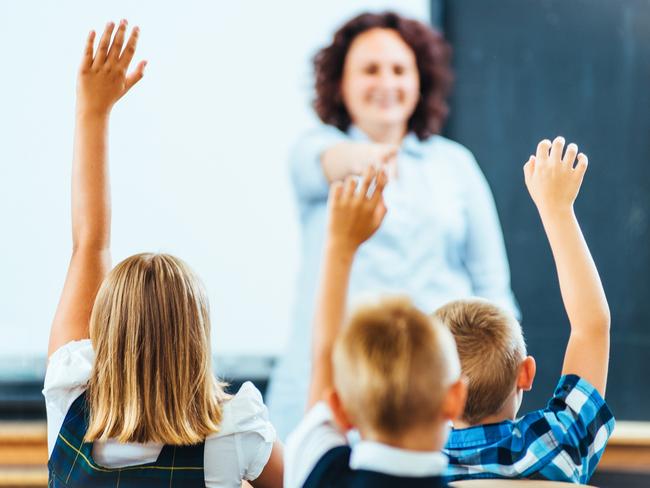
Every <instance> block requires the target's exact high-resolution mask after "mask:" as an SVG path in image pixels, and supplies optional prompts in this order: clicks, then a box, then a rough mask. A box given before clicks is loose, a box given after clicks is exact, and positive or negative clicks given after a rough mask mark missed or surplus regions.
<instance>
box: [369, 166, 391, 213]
mask: <svg viewBox="0 0 650 488" xmlns="http://www.w3.org/2000/svg"><path fill="white" fill-rule="evenodd" d="M387 182H388V176H387V175H386V171H385V170H382V171H380V172H379V174H378V175H377V177H376V178H375V191H374V192H373V193H372V197H370V204H371V205H372V206H376V205H379V203H380V202H382V201H383V198H384V188H386V183H387Z"/></svg>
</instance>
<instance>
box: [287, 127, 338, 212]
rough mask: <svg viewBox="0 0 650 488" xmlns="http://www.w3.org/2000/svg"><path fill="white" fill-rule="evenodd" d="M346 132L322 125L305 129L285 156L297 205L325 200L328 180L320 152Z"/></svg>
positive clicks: (336, 141)
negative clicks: (287, 159)
mask: <svg viewBox="0 0 650 488" xmlns="http://www.w3.org/2000/svg"><path fill="white" fill-rule="evenodd" d="M345 140H347V135H346V134H345V133H344V132H341V131H340V130H338V129H337V128H336V127H333V126H329V125H323V126H322V127H320V128H318V129H314V130H312V131H309V132H307V133H305V134H304V135H303V136H302V137H301V138H300V139H299V140H298V142H297V143H296V144H295V145H294V146H293V148H292V150H291V153H290V156H289V166H290V171H291V180H292V183H293V188H294V192H295V194H296V198H297V199H298V202H299V203H300V204H301V205H304V204H307V203H310V202H314V201H323V200H327V194H328V192H329V182H328V181H327V178H326V177H325V173H323V167H322V166H321V155H322V154H323V152H324V151H325V150H326V149H328V148H330V147H331V146H333V145H334V144H336V143H338V142H343V141H345Z"/></svg>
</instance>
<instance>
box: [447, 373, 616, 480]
mask: <svg viewBox="0 0 650 488" xmlns="http://www.w3.org/2000/svg"><path fill="white" fill-rule="evenodd" d="M613 429H614V416H613V415H612V412H611V410H610V409H609V407H608V406H607V404H606V403H605V400H604V399H603V398H602V397H601V396H600V394H599V393H598V391H597V390H596V389H595V388H594V387H593V386H592V385H590V384H589V383H588V382H587V381H585V380H583V379H581V378H580V377H578V376H575V375H566V376H563V377H562V378H560V381H559V383H558V386H557V388H556V389H555V394H554V395H553V398H552V399H551V401H550V402H549V403H548V405H547V406H546V408H544V409H541V410H536V411H534V412H532V413H529V414H527V415H525V416H523V417H522V418H520V419H518V420H516V421H514V422H511V421H506V422H501V423H498V424H489V425H479V426H475V427H469V428H467V429H458V430H452V431H451V433H450V435H449V440H448V441H447V445H446V446H445V449H444V450H443V451H444V452H446V453H447V454H448V455H449V467H448V471H447V474H448V476H449V479H450V480H451V481H455V480H462V479H476V478H537V479H547V480H553V481H567V482H572V483H587V482H588V481H589V478H591V475H592V474H593V472H594V470H595V469H596V465H597V464H598V461H599V460H600V457H601V456H602V454H603V451H604V449H605V446H606V444H607V440H608V439H609V436H610V435H611V433H612V430H613Z"/></svg>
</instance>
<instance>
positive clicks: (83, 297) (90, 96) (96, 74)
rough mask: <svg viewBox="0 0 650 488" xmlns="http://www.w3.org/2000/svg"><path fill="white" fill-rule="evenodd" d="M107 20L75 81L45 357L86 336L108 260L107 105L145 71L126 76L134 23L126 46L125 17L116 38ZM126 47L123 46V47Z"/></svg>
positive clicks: (88, 44) (89, 46) (135, 35)
mask: <svg viewBox="0 0 650 488" xmlns="http://www.w3.org/2000/svg"><path fill="white" fill-rule="evenodd" d="M114 30H115V25H114V24H113V23H112V22H110V23H109V24H108V25H107V26H106V28H105V29H104V32H103V34H102V37H101V39H100V41H99V45H98V46H97V50H96V51H95V50H94V41H95V32H94V31H91V32H90V34H89V35H88V39H87V41H86V48H85V51H84V55H83V59H82V61H81V66H80V68H79V75H78V81H77V106H76V124H75V141H74V156H73V160H72V258H71V259H70V265H69V267H68V274H67V276H66V279H65V284H64V286H63V292H62V293H61V298H60V300H59V304H58V307H57V310H56V314H55V316H54V321H53V322H52V329H51V332H50V343H49V347H48V357H49V356H51V355H52V353H53V352H54V351H56V350H57V349H58V348H59V347H61V346H62V345H64V344H66V343H68V342H70V341H73V340H79V339H84V338H87V337H88V335H89V333H88V325H89V320H90V313H91V311H92V307H93V303H94V301H95V296H96V294H97V291H98V289H99V285H100V284H101V282H102V281H103V279H104V277H105V276H106V274H107V273H108V271H109V269H110V266H111V260H110V227H111V205H110V191H109V177H108V164H107V161H108V157H107V145H108V120H109V116H110V112H111V109H112V107H113V105H114V104H115V102H117V100H119V99H120V98H121V97H122V96H123V95H124V94H125V93H126V92H127V91H129V89H131V87H132V86H133V85H134V84H135V83H137V82H138V81H139V80H140V79H141V78H142V76H143V70H144V66H145V63H144V62H141V63H140V64H139V65H138V67H137V68H136V70H135V71H134V72H133V73H131V74H129V75H127V74H126V72H127V69H128V67H129V64H130V63H131V60H132V59H133V55H134V53H135V47H136V43H137V40H138V33H139V31H138V28H137V27H136V28H134V29H133V32H132V33H131V36H130V37H129V39H128V41H127V43H126V46H124V40H125V34H126V21H124V20H123V21H122V22H120V25H119V27H118V28H117V32H116V33H115V37H114V39H113V40H112V42H111V37H112V35H113V31H114ZM123 47H124V50H122V48H123Z"/></svg>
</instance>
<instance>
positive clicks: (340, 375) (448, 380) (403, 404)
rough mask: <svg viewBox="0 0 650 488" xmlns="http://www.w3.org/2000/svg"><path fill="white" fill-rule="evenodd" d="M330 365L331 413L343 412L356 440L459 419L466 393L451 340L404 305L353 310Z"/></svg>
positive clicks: (389, 302) (392, 302) (395, 302)
mask: <svg viewBox="0 0 650 488" xmlns="http://www.w3.org/2000/svg"><path fill="white" fill-rule="evenodd" d="M333 362H334V385H335V388H336V398H337V400H338V401H339V402H340V405H339V407H340V408H335V409H334V410H335V413H336V411H337V410H341V411H343V412H344V417H345V418H344V421H347V422H346V425H345V427H348V428H349V427H352V426H354V427H356V428H358V429H359V431H360V432H361V434H362V436H363V435H367V434H369V433H372V434H374V435H376V436H380V437H384V438H399V437H401V436H403V435H406V434H407V433H409V432H412V431H414V430H416V429H418V428H420V427H423V426H429V425H431V426H433V425H438V424H440V423H442V422H444V421H445V420H449V419H453V418H454V417H456V416H458V415H460V414H461V413H462V409H463V404H464V400H465V385H464V383H462V382H461V381H460V363H459V360H458V355H457V352H456V347H455V345H454V340H453V337H452V336H451V334H450V333H449V331H448V330H447V329H446V328H445V327H444V326H442V324H440V323H438V321H437V320H435V319H431V318H430V317H427V316H426V315H425V314H424V313H422V312H421V311H419V310H418V309H417V308H415V307H414V306H413V305H412V304H411V303H410V301H409V300H408V299H403V298H391V299H384V300H382V301H381V302H379V303H378V304H374V305H367V306H363V307H360V308H358V309H357V310H356V312H355V313H354V314H353V315H352V316H351V317H350V318H349V320H348V322H347V326H346V327H345V328H344V330H343V332H342V333H341V335H340V337H339V338H338V341H337V344H336V347H335V349H334V357H333ZM339 420H341V418H340V416H339Z"/></svg>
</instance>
